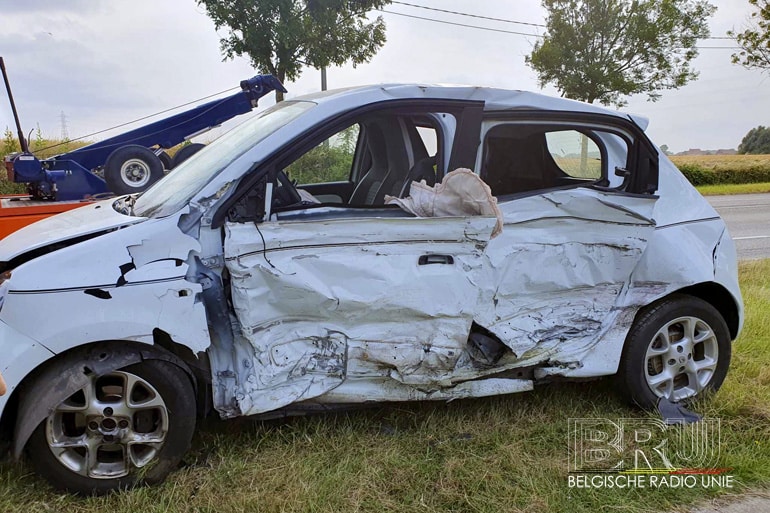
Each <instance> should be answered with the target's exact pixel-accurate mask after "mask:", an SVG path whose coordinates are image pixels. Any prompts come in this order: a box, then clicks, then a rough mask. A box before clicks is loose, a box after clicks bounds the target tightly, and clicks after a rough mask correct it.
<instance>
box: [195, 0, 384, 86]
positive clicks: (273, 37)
mask: <svg viewBox="0 0 770 513" xmlns="http://www.w3.org/2000/svg"><path fill="white" fill-rule="evenodd" d="M388 3H390V2H389V0H260V1H258V2H255V1H253V0H198V4H199V5H204V6H205V8H206V12H207V13H208V15H209V16H210V17H211V19H212V20H213V21H214V25H215V26H216V28H217V30H219V29H221V28H227V29H228V30H229V31H230V33H229V35H228V36H227V37H223V38H222V39H220V46H221V49H222V53H223V54H224V56H225V58H226V59H232V58H233V57H235V56H243V55H245V56H248V58H249V59H250V60H251V63H252V65H253V66H254V67H255V68H256V69H258V70H259V71H260V72H261V73H270V74H272V75H275V76H276V77H277V78H278V80H280V81H281V82H284V81H285V80H286V79H288V80H295V79H296V78H297V77H299V76H300V74H301V73H302V68H303V66H311V67H314V68H325V67H328V66H331V65H336V66H341V65H342V64H344V63H346V62H348V61H352V63H353V65H354V66H355V65H356V64H362V63H364V62H368V61H369V60H370V59H371V58H372V57H373V56H374V54H375V53H376V52H377V50H379V49H380V47H381V46H382V45H383V44H384V43H385V22H384V21H383V19H382V16H378V17H377V18H376V19H375V20H374V21H369V19H368V18H367V17H366V13H367V12H368V11H370V10H372V9H379V8H381V7H383V6H384V5H386V4H388ZM282 99H283V95H282V94H281V93H280V92H279V91H276V100H277V101H281V100H282Z"/></svg>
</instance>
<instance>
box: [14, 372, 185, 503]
mask: <svg viewBox="0 0 770 513" xmlns="http://www.w3.org/2000/svg"><path fill="white" fill-rule="evenodd" d="M195 411H196V408H195V394H194V391H193V388H192V384H191V383H190V379H189V378H188V376H187V375H186V374H185V372H184V371H183V370H181V369H180V368H179V367H177V366H175V365H173V364H170V363H168V362H165V361H160V360H147V361H144V362H142V363H139V364H135V365H130V366H127V367H125V368H122V369H119V370H116V371H113V372H110V373H108V374H105V375H102V376H93V377H92V378H91V380H90V382H89V384H88V385H86V386H85V387H84V388H82V389H81V390H78V391H77V392H75V393H74V394H72V395H71V396H69V397H68V398H67V399H65V400H64V401H63V402H62V403H61V404H59V405H58V406H57V407H56V408H55V409H54V411H53V412H52V413H51V414H50V415H49V416H48V418H47V419H45V420H44V421H43V422H41V423H40V425H39V426H38V427H37V429H36V430H35V432H34V433H33V435H32V437H31V438H30V441H29V444H28V445H27V450H28V452H29V454H30V456H31V460H32V464H33V466H34V467H35V470H36V471H37V473H38V474H40V475H41V476H43V477H44V478H46V479H47V480H48V481H49V482H50V483H51V484H52V485H53V486H54V487H56V488H59V489H64V490H69V491H72V492H76V493H80V494H84V495H90V494H102V493H106V492H108V491H111V490H114V489H119V488H126V487H130V486H133V485H136V484H141V483H154V482H159V481H161V480H163V479H164V478H165V477H166V475H168V473H169V472H171V471H172V470H173V469H174V468H176V466H177V465H178V463H179V461H180V460H181V458H182V456H183V455H184V453H185V451H186V450H187V448H188V447H189V444H190V441H191V439H192V435H193V432H194V430H195Z"/></svg>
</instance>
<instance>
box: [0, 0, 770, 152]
mask: <svg viewBox="0 0 770 513" xmlns="http://www.w3.org/2000/svg"><path fill="white" fill-rule="evenodd" d="M406 1H408V2H409V3H413V4H419V5H423V6H430V7H438V8H442V9H448V10H454V11H460V12H465V13H473V14H478V15H482V16H489V17H497V18H506V19H512V20H517V21H523V22H530V23H535V24H542V23H543V22H544V11H543V9H542V7H541V5H540V1H539V0H481V1H480V0H475V1H471V0H406ZM711 1H712V3H713V4H715V5H716V6H717V7H718V11H717V13H716V15H715V16H714V17H713V18H712V19H711V20H710V27H711V32H712V36H724V35H725V33H726V31H727V30H729V29H732V28H735V29H738V30H740V29H741V28H742V27H744V26H745V24H746V22H747V19H748V16H749V14H750V12H751V9H750V8H749V4H748V0H711ZM387 10H388V11H392V12H400V13H405V14H410V15H414V16H421V17H427V18H436V19H442V20H446V21H451V22H454V23H464V24H471V25H479V26H484V27H489V28H496V29H501V30H509V31H511V30H512V31H519V32H524V33H529V34H538V33H542V29H539V28H537V27H532V26H525V25H513V24H508V23H499V22H494V21H490V20H484V19H474V18H470V17H464V16H457V15H450V14H442V13H439V12H435V11H428V10H424V9H418V8H414V7H409V6H404V5H396V4H393V5H391V6H390V7H388V8H387ZM382 16H383V17H384V18H385V20H386V22H387V37H388V42H387V43H386V44H385V46H384V47H383V48H382V49H381V50H380V52H379V53H378V54H377V55H376V56H375V57H374V59H372V61H371V62H370V63H368V64H364V65H360V66H358V67H357V68H353V67H352V66H345V67H343V68H332V69H330V70H329V72H328V83H329V88H336V87H344V86H350V85H358V84H369V83H380V82H428V83H460V84H472V85H485V86H495V87H503V88H509V89H525V90H532V91H537V90H539V88H538V84H537V80H536V76H535V74H534V72H533V71H532V70H531V69H530V68H529V67H527V66H526V64H525V63H524V56H525V55H527V54H529V53H530V51H531V48H532V44H533V43H534V41H536V40H537V39H536V37H535V36H522V35H514V34H508V33H500V32H491V31H484V30H478V29H473V28H466V27H460V26H453V25H446V24H440V23H435V22H431V21H424V20H419V19H414V18H407V17H403V16H397V15H394V14H388V13H385V14H382ZM220 35H224V33H222V34H217V33H216V32H215V30H214V25H213V23H212V22H211V20H210V19H209V18H208V17H207V16H206V14H205V11H204V9H203V8H202V7H199V6H198V5H197V3H196V2H195V0H162V1H161V0H110V1H105V0H102V1H97V0H0V55H1V56H3V57H4V58H5V63H6V68H7V69H8V72H9V75H10V79H11V85H12V87H13V92H14V96H15V99H16V104H17V109H18V110H19V111H20V115H21V119H22V126H23V127H24V129H25V131H29V130H31V129H33V128H35V126H36V125H37V124H39V125H40V127H41V129H42V131H43V133H44V135H45V136H46V137H51V138H58V137H59V136H60V134H61V132H62V122H61V118H62V112H63V113H64V117H65V120H66V129H67V132H68V135H69V136H70V138H75V137H78V136H81V135H85V134H88V133H91V132H95V131H97V130H101V129H105V128H108V127H111V126H114V125H117V124H119V123H123V122H126V121H130V120H133V119H136V118H139V117H142V116H145V115H148V114H152V113H155V112H157V111H160V110H163V109H166V108H169V107H174V106H176V105H179V104H182V103H185V102H188V101H191V100H196V99H198V98H202V97H204V96H207V95H211V94H213V93H217V92H219V91H223V90H226V89H230V88H232V87H235V86H237V85H238V83H239V82H240V80H242V79H244V78H248V77H250V76H253V75H254V74H255V71H254V70H253V69H252V68H251V66H250V64H249V62H248V61H247V60H246V59H244V58H237V59H235V60H231V61H226V62H223V61H222V57H221V54H220V50H219V38H220ZM731 44H732V42H731V41H724V40H722V41H720V40H709V41H703V42H702V43H701V44H700V45H699V46H701V47H707V46H729V45H731ZM731 53H732V52H731V50H729V49H728V50H725V49H711V50H707V49H703V50H701V54H700V56H699V57H698V59H697V60H696V61H695V68H696V69H697V70H699V71H700V78H699V79H698V80H697V81H696V82H693V83H691V84H689V85H687V86H685V87H683V88H682V89H679V90H677V91H665V92H664V93H663V98H662V99H661V100H660V101H658V102H656V103H650V102H647V101H646V98H645V97H634V98H631V99H630V102H629V105H628V106H627V107H626V108H625V109H624V110H627V111H630V112H635V113H639V114H642V115H644V116H646V117H648V118H650V121H651V122H650V127H649V129H648V133H649V134H650V136H651V137H652V138H653V140H654V141H655V142H656V143H658V144H667V145H668V146H669V147H670V149H671V150H673V151H677V152H678V151H682V150H686V149H688V148H703V149H718V148H736V147H737V146H738V144H739V143H740V141H741V139H742V137H743V136H744V135H745V134H746V132H747V131H748V130H750V129H751V128H753V127H755V126H757V125H766V126H767V125H770V81H769V79H770V77H769V76H768V75H767V74H766V73H765V74H763V73H760V72H759V71H748V70H745V69H743V68H741V67H740V66H735V65H733V64H731V63H730V55H731ZM319 87H320V73H319V72H318V71H317V70H313V69H308V70H306V71H305V72H304V73H303V75H302V76H301V77H300V79H299V80H297V81H296V82H294V83H287V84H286V88H287V89H288V90H289V94H288V95H287V97H288V98H291V97H292V96H298V95H301V94H305V93H309V92H312V91H315V90H317V89H319ZM544 92H545V93H546V94H557V93H556V91H555V90H554V89H552V88H546V89H545V90H544ZM1 96H2V99H0V129H3V128H4V127H6V126H7V127H10V128H11V129H12V130H13V131H14V132H15V129H14V125H13V118H12V116H11V110H10V107H9V106H8V102H7V99H6V98H5V94H4V93H3V94H2V95H1ZM272 101H273V100H272V96H271V97H270V98H269V99H267V98H266V99H265V100H263V101H262V102H261V103H260V109H261V108H262V107H266V106H269V105H270V104H271V103H272ZM123 130H125V128H124V129H123ZM119 132H120V131H118V132H116V133H119ZM100 137H101V136H100Z"/></svg>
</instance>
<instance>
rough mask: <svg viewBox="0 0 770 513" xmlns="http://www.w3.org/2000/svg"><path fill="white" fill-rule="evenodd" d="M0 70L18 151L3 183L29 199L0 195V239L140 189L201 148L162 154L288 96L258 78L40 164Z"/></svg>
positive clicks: (273, 81) (8, 160)
mask: <svg viewBox="0 0 770 513" xmlns="http://www.w3.org/2000/svg"><path fill="white" fill-rule="evenodd" d="M0 69H2V74H3V80H4V82H5V88H6V91H7V92H8V99H9V101H10V103H11V110H12V112H13V117H14V121H15V123H16V131H17V134H18V137H19V146H20V148H21V151H20V152H16V153H12V154H10V155H7V156H5V157H4V162H5V168H6V172H7V174H8V180H9V181H11V182H15V183H24V184H26V186H27V194H19V195H6V196H0V238H3V237H5V236H6V235H8V234H10V233H12V232H14V231H16V230H18V229H19V228H22V227H24V226H26V225H28V224H31V223H34V222H35V221H39V220H41V219H43V218H45V217H48V216H51V215H54V214H58V213H60V212H64V211H67V210H71V209H73V208H77V207H80V206H83V205H84V204H85V203H89V202H92V201H95V200H97V199H102V198H104V197H108V196H110V195H124V194H134V193H138V192H143V191H145V190H146V189H147V188H149V187H150V186H151V185H152V184H153V183H155V182H156V181H158V180H159V179H160V178H162V177H163V176H164V174H165V172H167V171H169V170H171V169H173V168H174V167H176V166H177V165H179V164H180V163H181V162H182V161H184V160H185V159H187V158H189V157H191V156H192V155H193V154H194V153H195V152H197V151H198V150H200V149H201V148H202V147H203V145H202V144H196V143H193V144H189V145H187V146H183V147H182V148H181V149H180V150H179V151H178V152H177V153H176V154H175V155H174V157H173V158H171V157H169V156H168V154H167V153H166V150H167V149H169V148H171V147H173V146H176V145H178V144H180V143H182V142H184V141H189V140H190V139H191V138H193V137H195V136H197V135H200V134H201V133H203V132H206V131H207V130H210V129H212V128H214V127H217V126H219V125H221V124H222V123H224V122H225V121H227V120H229V119H232V118H234V117H236V116H239V115H241V114H246V113H248V112H250V111H252V110H253V109H254V108H256V107H257V102H258V100H259V99H260V98H262V97H263V96H265V95H267V94H268V93H270V92H272V91H275V90H279V91H282V92H284V93H285V92H287V91H286V89H285V88H284V87H283V85H282V84H281V82H280V81H279V80H278V79H277V78H275V77H274V76H272V75H256V76H254V77H252V78H249V79H246V80H242V81H241V83H240V88H241V90H240V91H238V92H236V93H234V94H232V95H230V96H227V97H224V98H220V99H217V100H212V101H210V102H207V103H204V104H201V105H198V106H197V107H194V108H192V109H189V110H187V111H184V112H181V113H179V114H175V115H172V116H169V117H167V118H164V119H161V120H159V121H155V122H153V123H149V124H147V125H144V126H141V127H139V128H135V129H133V130H130V131H128V132H125V133H122V134H119V135H116V136H114V137H110V138H108V139H104V140H102V141H99V142H96V143H94V144H90V145H88V146H83V147H82V148H78V149H76V150H74V151H70V152H67V153H62V154H60V155H55V156H53V157H50V158H47V159H42V160H41V159H38V158H37V157H36V156H35V155H34V154H33V153H32V152H31V151H30V149H29V145H28V144H27V140H26V138H25V137H24V132H23V131H22V128H21V122H20V120H19V115H18V113H17V111H16V104H15V102H14V100H13V94H12V92H11V86H10V81H9V79H8V73H7V71H6V68H5V62H4V61H3V58H2V57H0Z"/></svg>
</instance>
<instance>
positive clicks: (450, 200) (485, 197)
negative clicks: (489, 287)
mask: <svg viewBox="0 0 770 513" xmlns="http://www.w3.org/2000/svg"><path fill="white" fill-rule="evenodd" d="M385 204H386V205H398V206H399V207H401V208H402V209H404V210H405V211H407V212H410V213H412V214H414V215H416V216H417V217H453V216H460V217H464V216H495V217H496V218H497V224H495V229H494V231H493V232H492V237H493V238H494V237H496V236H497V235H499V234H500V233H501V232H502V231H503V214H502V213H501V212H500V209H499V208H498V206H497V198H495V197H494V196H492V190H491V189H490V188H489V186H488V185H487V184H486V183H484V181H483V180H482V179H481V178H480V177H479V176H478V175H476V174H475V173H474V172H473V171H471V170H470V169H464V168H461V169H455V170H454V171H452V172H450V173H448V174H447V175H446V176H445V177H444V179H443V180H442V181H441V183H437V184H436V185H435V186H433V187H431V186H430V185H428V184H427V183H426V182H425V180H422V181H420V182H412V185H411V189H410V191H409V196H407V197H406V198H395V197H393V196H385Z"/></svg>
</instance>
